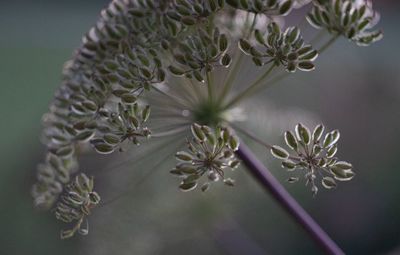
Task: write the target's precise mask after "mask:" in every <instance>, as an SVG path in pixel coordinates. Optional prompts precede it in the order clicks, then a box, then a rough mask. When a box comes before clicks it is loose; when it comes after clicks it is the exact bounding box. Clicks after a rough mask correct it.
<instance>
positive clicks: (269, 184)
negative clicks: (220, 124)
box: [236, 141, 344, 255]
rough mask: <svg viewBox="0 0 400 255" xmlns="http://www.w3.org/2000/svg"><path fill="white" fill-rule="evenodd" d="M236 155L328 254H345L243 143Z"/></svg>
mask: <svg viewBox="0 0 400 255" xmlns="http://www.w3.org/2000/svg"><path fill="white" fill-rule="evenodd" d="M236 154H237V155H238V156H239V158H241V160H242V161H243V163H244V165H245V166H246V167H247V168H248V170H249V171H250V172H251V173H252V174H253V176H254V177H255V178H256V179H257V180H258V181H259V182H260V184H261V185H262V186H263V187H264V188H265V189H266V190H267V191H268V192H270V194H271V195H272V196H273V197H274V198H275V200H276V201H277V202H278V203H279V204H280V205H281V206H282V207H283V208H284V209H285V210H286V211H287V212H288V213H289V214H290V215H291V216H292V217H293V218H294V219H295V220H296V221H297V222H298V223H299V224H300V225H301V226H302V227H303V228H304V229H305V230H306V231H307V232H308V234H309V235H310V236H311V237H312V238H313V239H314V241H315V242H316V243H317V244H318V245H319V246H320V247H321V248H322V249H323V250H324V251H325V252H326V253H327V254H334V255H339V254H344V252H343V251H342V250H341V249H340V248H339V246H337V244H336V243H335V242H334V241H333V240H332V239H331V238H330V237H329V236H328V235H327V234H326V233H325V231H324V230H322V228H321V227H320V226H319V225H318V224H317V223H316V222H315V221H314V219H313V218H311V216H310V215H309V214H308V213H307V212H306V211H305V210H304V209H303V208H302V207H301V206H300V205H299V204H298V203H297V201H296V200H295V199H294V198H293V197H292V196H291V195H290V194H289V193H288V192H287V191H286V190H285V188H284V187H283V186H282V185H281V184H280V183H279V182H278V181H277V180H276V179H275V177H274V176H273V175H272V174H271V173H270V172H269V171H268V169H267V168H266V167H265V166H264V164H263V163H261V162H260V161H259V160H258V159H257V157H256V156H255V155H254V153H253V152H252V151H251V150H250V149H249V148H248V147H247V146H246V145H245V144H244V143H243V141H241V144H240V147H239V150H238V151H237V152H236Z"/></svg>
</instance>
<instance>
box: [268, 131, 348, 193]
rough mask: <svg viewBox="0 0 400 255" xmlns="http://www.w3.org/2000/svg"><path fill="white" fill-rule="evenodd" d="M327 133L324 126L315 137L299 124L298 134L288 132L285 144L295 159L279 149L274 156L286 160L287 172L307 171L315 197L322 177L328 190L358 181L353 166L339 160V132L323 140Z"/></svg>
mask: <svg viewBox="0 0 400 255" xmlns="http://www.w3.org/2000/svg"><path fill="white" fill-rule="evenodd" d="M324 129H325V128H324V126H323V125H318V126H316V127H315V129H314V131H313V132H312V133H311V132H310V130H309V129H308V128H307V127H306V126H304V125H303V124H297V125H296V128H295V134H293V133H292V132H291V131H286V132H285V134H284V136H285V142H286V145H287V146H288V147H289V148H290V149H291V150H292V151H294V152H295V153H294V155H293V154H290V153H289V152H288V151H286V150H285V149H283V148H282V147H279V146H277V145H274V146H273V147H272V148H271V153H272V155H273V156H274V157H275V158H278V159H281V160H282V167H283V168H286V169H287V170H288V171H290V172H293V171H295V170H296V169H300V170H304V171H305V174H304V178H305V179H306V184H310V185H311V191H312V192H313V194H314V195H315V194H316V193H317V192H318V187H317V185H316V179H317V178H318V176H321V178H322V180H321V182H322V186H324V187H325V188H327V189H332V188H335V187H336V181H335V180H338V181H349V180H351V179H352V178H353V177H354V172H353V171H352V169H353V166H352V165H351V164H350V163H348V162H345V161H339V159H338V158H337V157H335V155H336V152H337V142H338V141H339V138H340V133H339V131H338V130H333V131H331V132H329V133H326V134H325V136H323V133H324ZM322 138H323V139H322ZM297 180H298V177H290V178H289V179H288V181H289V182H295V181H297Z"/></svg>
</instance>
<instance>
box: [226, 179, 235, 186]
mask: <svg viewBox="0 0 400 255" xmlns="http://www.w3.org/2000/svg"><path fill="white" fill-rule="evenodd" d="M224 184H225V185H227V186H231V187H233V186H235V181H234V180H232V179H231V178H227V179H224Z"/></svg>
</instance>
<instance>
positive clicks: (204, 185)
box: [201, 182, 210, 192]
mask: <svg viewBox="0 0 400 255" xmlns="http://www.w3.org/2000/svg"><path fill="white" fill-rule="evenodd" d="M209 188H210V183H208V182H206V183H204V184H203V185H202V186H201V191H203V192H206V191H207V190H208V189H209Z"/></svg>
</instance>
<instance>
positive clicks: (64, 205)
mask: <svg viewBox="0 0 400 255" xmlns="http://www.w3.org/2000/svg"><path fill="white" fill-rule="evenodd" d="M303 6H306V7H305V8H308V10H309V12H308V14H307V15H306V16H305V17H304V19H305V20H307V21H308V23H309V24H311V25H312V26H313V27H315V28H317V29H320V30H322V32H323V33H328V34H329V35H330V39H329V40H328V41H326V42H325V43H323V44H321V45H313V43H309V42H308V40H305V39H304V38H303V36H302V33H301V30H300V27H299V26H291V27H286V28H285V26H284V24H283V23H284V19H285V17H286V16H288V15H290V14H291V13H292V12H295V11H296V9H297V8H300V7H303ZM378 18H379V16H378V15H377V14H376V13H375V12H374V11H373V10H372V4H371V2H370V1H365V0H357V1H353V0H314V1H310V0H159V1H152V0H114V1H113V2H112V3H111V4H110V5H109V6H108V7H107V8H106V9H104V10H103V11H102V12H101V17H100V18H99V20H98V21H97V23H96V24H95V26H94V27H93V28H92V29H91V30H90V31H89V32H88V33H87V34H86V35H85V36H84V37H83V41H82V45H81V46H80V47H79V48H78V49H77V50H76V52H75V54H74V56H73V58H72V59H71V60H70V61H68V62H67V63H66V64H65V67H64V70H63V79H62V83H61V86H60V88H59V89H58V90H57V92H56V94H55V96H54V100H53V102H52V103H51V106H50V110H49V112H48V113H47V114H45V115H44V118H43V119H44V132H43V134H44V136H43V137H44V139H43V140H44V143H45V144H46V147H47V155H46V158H45V161H44V163H43V164H40V165H39V170H38V173H37V183H36V184H35V185H34V186H33V189H32V194H33V198H34V203H35V205H36V206H37V207H40V208H43V209H49V208H52V207H54V206H56V210H55V212H56V217H57V218H58V219H60V220H62V221H64V222H67V223H73V224H74V225H73V227H72V229H69V230H63V231H62V234H61V237H62V238H68V237H71V236H73V235H74V234H75V233H81V234H87V233H88V227H87V220H86V219H87V216H88V215H89V214H90V212H91V211H92V209H93V208H94V207H95V206H97V205H98V204H99V203H100V196H99V195H98V194H97V192H95V191H94V188H95V187H94V179H93V177H91V178H88V177H87V176H86V175H85V174H84V173H83V172H82V171H81V170H80V168H79V164H78V160H77V157H78V155H79V154H81V153H82V152H84V151H85V150H86V149H87V148H88V147H93V148H94V150H95V151H97V152H98V153H100V154H111V153H113V152H115V151H120V152H122V153H123V151H124V150H125V148H127V147H128V146H130V145H131V144H134V145H140V144H141V143H147V142H151V141H152V140H153V139H162V138H163V137H176V138H177V139H181V140H182V141H186V144H187V150H186V151H178V152H176V153H175V157H176V159H177V165H176V167H175V168H174V169H173V170H171V173H172V174H174V175H176V176H178V177H179V178H181V182H180V185H179V187H180V189H181V190H183V191H190V190H193V189H195V188H196V187H197V184H198V182H199V181H200V179H201V178H203V176H205V177H206V178H203V179H206V181H205V182H203V183H202V185H201V190H202V191H206V190H208V189H209V187H210V183H211V182H216V181H218V180H223V183H225V184H226V185H228V186H233V185H234V184H235V182H234V180H233V179H231V178H226V171H227V170H229V169H232V170H233V169H235V168H237V167H238V166H239V165H240V163H243V164H244V165H245V166H247V168H248V169H249V170H250V172H252V173H253V174H254V175H255V176H256V178H257V179H259V180H260V182H261V183H262V184H263V185H264V186H265V187H266V188H267V189H269V190H270V191H271V193H272V194H273V195H274V196H275V197H276V198H277V199H278V201H280V202H281V203H282V205H283V206H284V207H285V208H286V209H288V211H289V212H291V213H292V215H293V216H294V217H295V218H297V219H298V220H299V222H300V223H301V224H303V225H304V226H305V228H306V229H307V230H308V231H309V232H310V233H311V235H313V236H314V237H315V239H316V240H317V241H318V242H319V243H320V244H322V246H323V247H324V248H325V249H326V250H327V251H329V252H331V253H337V252H340V249H339V248H338V247H337V246H336V245H335V244H334V243H333V242H332V241H331V240H330V239H329V237H328V236H327V235H326V234H325V233H324V232H323V231H322V230H321V229H320V228H319V227H318V225H316V224H315V222H313V221H312V219H311V218H310V217H309V216H308V215H307V214H305V212H304V211H302V209H301V207H299V206H298V204H296V203H295V202H293V201H292V200H291V198H290V196H289V195H288V194H287V193H285V192H284V191H282V188H281V187H280V186H279V183H277V182H276V181H275V180H274V179H273V177H272V176H271V175H268V174H266V173H265V171H267V170H266V169H265V167H263V166H261V165H260V164H259V163H258V162H257V159H255V158H254V157H253V156H252V154H251V151H249V150H248V149H247V147H246V145H245V144H244V143H243V141H242V140H241V139H240V135H246V136H247V137H249V138H251V139H253V140H255V141H256V142H258V143H260V144H262V145H263V146H265V147H267V148H268V149H270V151H271V153H272V155H273V156H275V157H276V158H278V159H281V160H282V166H283V167H284V168H286V169H288V170H289V171H290V172H293V171H295V170H296V169H298V171H302V170H305V175H304V177H305V180H306V183H307V184H310V186H311V190H312V193H313V194H314V195H315V194H316V193H317V191H318V185H317V182H316V179H317V174H321V176H322V179H321V182H322V186H323V187H325V188H327V189H331V188H334V187H336V185H337V184H336V181H347V180H350V179H352V178H353V176H354V173H353V171H352V165H351V164H350V163H347V162H344V161H339V160H338V159H337V158H336V157H335V154H336V151H337V142H338V140H339V136H340V134H339V132H338V131H337V130H335V131H332V132H329V133H327V134H326V135H324V136H323V132H324V126H323V125H318V126H317V127H316V128H315V129H314V130H313V132H311V131H310V130H309V129H308V128H307V127H306V126H305V125H303V124H298V125H297V126H296V128H295V134H293V133H292V132H290V131H287V132H285V135H284V137H285V142H286V144H287V145H288V147H289V148H290V149H291V150H292V151H294V154H293V155H292V154H290V153H289V152H288V151H287V150H286V149H283V148H282V147H279V146H277V145H269V144H268V143H266V142H264V141H261V140H260V139H258V138H257V137H255V136H254V135H252V134H251V133H250V132H248V131H247V130H243V129H241V128H239V127H238V126H237V125H236V124H235V118H234V116H235V107H238V106H240V105H241V103H242V102H243V101H244V100H245V99H248V98H251V96H252V95H254V94H255V93H258V92H260V91H261V90H263V89H265V88H267V87H268V86H271V85H272V84H274V83H276V82H277V81H279V80H281V79H283V78H285V77H287V76H289V75H290V74H291V73H293V72H296V71H312V70H314V69H315V60H316V59H317V57H318V55H320V54H321V53H323V52H324V51H325V50H326V49H327V47H329V46H330V45H331V44H332V43H333V42H334V41H336V40H337V38H339V37H340V36H343V37H345V38H347V39H349V40H350V41H352V42H355V43H356V44H358V45H362V46H365V45H369V44H371V43H373V42H375V41H378V40H379V39H381V37H382V33H381V31H379V30H377V31H371V29H372V27H373V26H374V25H375V24H376V23H377V20H378ZM318 36H319V35H316V37H318ZM310 41H311V42H313V41H315V40H310ZM247 58H249V59H251V63H252V65H253V66H254V68H255V69H258V70H260V72H261V74H260V75H259V76H258V77H255V79H254V80H251V79H250V81H249V82H248V84H243V85H242V86H240V87H239V86H235V80H236V79H237V77H238V75H240V71H241V66H242V65H243V63H244V61H246V59H247ZM280 70H283V72H284V74H283V75H282V74H278V73H279V71H280ZM249 114H251V113H249ZM171 119H173V121H171ZM88 145H89V146H88ZM295 172H297V171H295ZM295 172H293V173H295ZM296 180H298V177H291V178H289V181H290V182H293V181H296ZM288 201H290V202H288ZM84 219H85V220H86V224H83V221H84Z"/></svg>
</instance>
